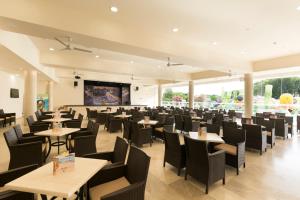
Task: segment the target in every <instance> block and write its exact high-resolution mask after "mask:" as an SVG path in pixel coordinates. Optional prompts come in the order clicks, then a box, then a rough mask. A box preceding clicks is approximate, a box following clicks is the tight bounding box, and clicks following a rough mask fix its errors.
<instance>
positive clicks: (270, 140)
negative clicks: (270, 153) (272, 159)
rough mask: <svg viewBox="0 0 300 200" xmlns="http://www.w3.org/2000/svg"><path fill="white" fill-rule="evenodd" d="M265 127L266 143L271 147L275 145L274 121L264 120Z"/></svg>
mask: <svg viewBox="0 0 300 200" xmlns="http://www.w3.org/2000/svg"><path fill="white" fill-rule="evenodd" d="M263 125H264V126H265V127H266V130H265V131H266V134H267V144H270V145H271V148H273V146H274V145H275V139H276V136H275V123H274V121H273V120H265V121H264V124H263Z"/></svg>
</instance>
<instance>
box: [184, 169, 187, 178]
mask: <svg viewBox="0 0 300 200" xmlns="http://www.w3.org/2000/svg"><path fill="white" fill-rule="evenodd" d="M184 180H187V170H186V169H185V175H184Z"/></svg>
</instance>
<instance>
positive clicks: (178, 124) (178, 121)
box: [175, 115, 183, 131]
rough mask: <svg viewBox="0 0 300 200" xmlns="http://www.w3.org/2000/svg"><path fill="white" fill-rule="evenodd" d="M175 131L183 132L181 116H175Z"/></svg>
mask: <svg viewBox="0 0 300 200" xmlns="http://www.w3.org/2000/svg"><path fill="white" fill-rule="evenodd" d="M175 129H177V130H179V131H183V119H182V116H181V115H175Z"/></svg>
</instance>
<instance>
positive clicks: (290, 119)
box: [284, 116, 294, 137]
mask: <svg viewBox="0 0 300 200" xmlns="http://www.w3.org/2000/svg"><path fill="white" fill-rule="evenodd" d="M284 119H285V121H286V123H287V124H288V133H290V134H291V137H293V134H294V132H293V124H294V117H293V116H285V117H284Z"/></svg>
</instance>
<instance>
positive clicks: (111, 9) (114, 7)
mask: <svg viewBox="0 0 300 200" xmlns="http://www.w3.org/2000/svg"><path fill="white" fill-rule="evenodd" d="M110 11H111V12H113V13H117V12H118V11H119V9H118V7H117V6H111V7H110Z"/></svg>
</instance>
